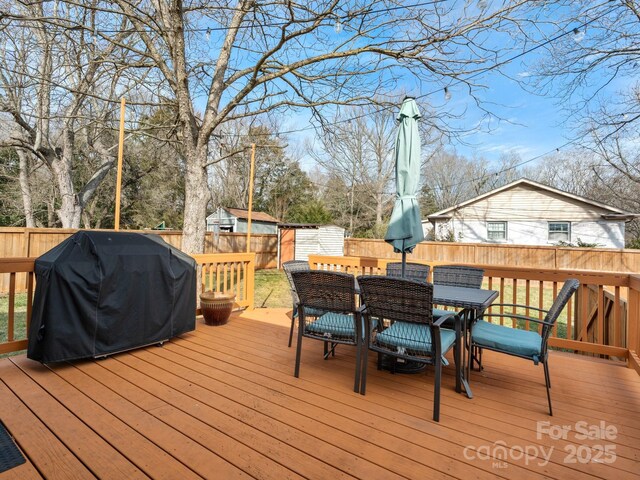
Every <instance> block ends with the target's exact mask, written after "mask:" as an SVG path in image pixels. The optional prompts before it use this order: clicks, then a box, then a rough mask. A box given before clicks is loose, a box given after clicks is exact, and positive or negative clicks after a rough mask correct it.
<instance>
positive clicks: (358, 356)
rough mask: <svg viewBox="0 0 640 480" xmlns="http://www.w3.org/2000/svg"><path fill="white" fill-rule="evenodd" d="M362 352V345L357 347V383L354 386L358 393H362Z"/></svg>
mask: <svg viewBox="0 0 640 480" xmlns="http://www.w3.org/2000/svg"><path fill="white" fill-rule="evenodd" d="M361 351H362V345H356V379H355V383H354V384H353V391H354V392H356V393H358V392H359V391H360V369H361V366H362V365H361V364H360V362H361V358H360V356H361Z"/></svg>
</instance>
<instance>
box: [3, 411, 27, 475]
mask: <svg viewBox="0 0 640 480" xmlns="http://www.w3.org/2000/svg"><path fill="white" fill-rule="evenodd" d="M25 462H26V460H25V458H24V457H23V456H22V453H21V452H20V450H19V449H18V447H17V446H16V444H15V443H14V441H13V438H11V435H9V432H8V431H7V429H6V428H5V426H4V424H3V423H2V422H0V473H2V472H5V471H7V470H9V469H11V468H13V467H17V466H18V465H22V464H23V463H25Z"/></svg>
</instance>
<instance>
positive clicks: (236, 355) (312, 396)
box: [0, 310, 640, 480]
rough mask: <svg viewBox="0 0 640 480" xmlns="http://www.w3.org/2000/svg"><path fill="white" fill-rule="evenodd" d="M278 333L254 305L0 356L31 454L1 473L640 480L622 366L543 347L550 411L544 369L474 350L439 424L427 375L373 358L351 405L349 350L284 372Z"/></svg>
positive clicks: (313, 351)
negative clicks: (74, 352) (44, 356)
mask: <svg viewBox="0 0 640 480" xmlns="http://www.w3.org/2000/svg"><path fill="white" fill-rule="evenodd" d="M287 336H288V319H287V318H286V317H285V315H284V310H256V311H255V312H253V313H252V314H250V315H249V314H245V315H243V316H242V317H240V316H236V317H234V318H232V320H231V322H230V323H229V324H228V325H226V326H223V327H207V326H205V325H203V324H199V325H198V329H197V331H196V332H194V333H191V334H187V335H184V337H183V338H181V339H176V340H173V341H171V342H169V343H168V344H165V345H164V346H163V347H150V348H145V349H140V350H135V351H132V352H129V353H124V354H120V355H116V356H114V357H111V358H108V359H106V360H100V361H86V362H76V363H73V364H66V365H55V366H49V367H45V366H42V365H40V364H38V363H35V362H32V361H30V360H27V359H26V358H25V357H24V356H17V357H13V358H10V359H3V360H0V380H1V381H0V418H1V419H2V421H3V422H4V424H5V425H6V427H7V428H8V430H9V431H10V432H11V434H12V435H13V436H14V437H15V439H16V441H17V443H18V445H19V447H20V448H21V449H22V451H23V452H24V453H25V456H26V457H27V459H28V460H27V463H26V464H25V465H22V466H20V467H16V468H14V469H11V470H9V471H7V472H5V473H3V474H0V480H5V479H10V478H11V479H13V478H15V479H28V478H41V477H45V478H63V479H69V478H78V479H80V478H92V477H99V478H117V479H123V478H126V479H135V478H147V477H151V478H166V479H190V478H201V477H203V478H211V479H234V478H251V477H254V478H267V479H274V480H282V479H289V478H309V479H340V478H354V477H355V478H361V479H363V480H370V479H394V478H412V479H438V478H441V479H443V478H459V479H464V480H467V479H493V478H500V477H502V478H518V479H527V478H530V479H541V478H557V479H562V480H568V479H575V480H578V479H580V480H583V479H590V478H603V479H612V480H624V479H637V478H638V474H639V473H640V413H639V412H640V378H639V377H638V375H637V374H636V373H635V372H634V371H633V370H631V369H628V368H625V367H622V366H619V365H615V364H612V363H610V362H605V361H600V360H590V359H586V358H584V357H579V356H577V355H571V354H563V353H553V354H552V359H551V363H550V365H551V380H552V386H553V388H552V398H553V402H554V413H555V416H553V417H549V416H548V415H547V414H546V408H547V403H546V396H545V389H544V382H543V372H542V368H541V367H534V366H533V365H532V364H529V363H528V362H526V361H524V360H519V359H515V358H509V357H506V356H499V355H496V354H493V355H492V354H491V353H486V354H485V358H484V361H485V370H484V371H483V372H482V373H478V372H474V373H473V374H472V388H473V392H474V394H475V398H473V399H472V400H469V399H467V398H465V397H464V396H463V395H460V394H456V393H455V392H454V388H453V387H454V377H453V375H452V373H451V370H452V367H445V371H446V375H445V378H444V381H443V390H442V411H441V421H440V423H435V422H433V421H432V420H431V414H432V399H433V389H432V387H433V372H432V371H427V373H426V374H424V373H423V374H418V375H401V374H396V375H391V374H390V373H388V372H379V371H377V370H376V369H375V366H374V358H373V356H372V357H370V358H371V367H370V369H369V382H368V385H367V395H366V396H364V397H363V396H361V395H358V394H355V393H353V391H352V383H353V368H354V363H353V362H354V355H353V351H352V350H351V349H350V348H348V347H342V348H339V349H338V351H337V355H336V356H335V357H334V358H330V359H329V360H328V361H324V360H322V355H321V352H322V345H321V344H320V342H315V341H311V340H306V339H305V340H306V341H303V345H304V353H303V357H302V365H301V371H300V378H299V379H296V378H294V377H293V364H294V358H295V349H294V348H291V349H289V348H287V346H286V344H287ZM537 422H548V423H546V424H544V427H543V424H538V423H537ZM560 426H567V427H568V428H570V431H567V433H566V438H557V437H561V436H562V435H560V434H559V433H560V428H559V427H560ZM595 426H598V427H604V428H605V429H608V430H607V435H606V438H602V437H603V436H605V435H604V433H603V432H595V431H593V432H592V433H593V434H594V436H600V437H601V438H595V439H586V440H585V439H582V438H580V431H576V430H577V429H578V430H579V429H586V428H587V427H591V428H595ZM549 427H551V434H549V432H548V428H549ZM540 429H542V430H540ZM539 430H540V431H539ZM598 433H602V434H601V435H598ZM603 450H606V454H603V453H602V452H603ZM522 451H525V452H526V453H525V454H522V453H521V452H522ZM487 454H488V455H491V454H495V455H496V456H497V457H498V458H497V459H496V458H487ZM612 454H613V455H614V456H612ZM546 456H548V458H549V460H548V462H546V461H545V459H544V457H546ZM587 460H590V461H587ZM597 460H600V462H598V461H597ZM603 461H604V462H603ZM607 462H608V463H607Z"/></svg>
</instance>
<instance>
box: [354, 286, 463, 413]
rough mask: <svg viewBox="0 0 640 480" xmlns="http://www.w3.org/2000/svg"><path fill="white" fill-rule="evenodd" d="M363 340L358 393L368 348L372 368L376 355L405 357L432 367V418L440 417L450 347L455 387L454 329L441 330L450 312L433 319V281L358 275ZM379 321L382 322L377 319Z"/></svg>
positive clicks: (457, 359)
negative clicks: (444, 360) (444, 363)
mask: <svg viewBox="0 0 640 480" xmlns="http://www.w3.org/2000/svg"><path fill="white" fill-rule="evenodd" d="M358 284H359V285H360V295H361V302H362V303H363V307H362V308H361V311H362V312H363V323H364V326H365V340H364V347H365V348H364V351H363V363H362V380H361V384H360V393H361V394H363V395H364V393H365V390H366V385H367V358H368V351H369V350H372V351H374V352H378V369H381V368H382V355H389V356H391V357H395V358H397V359H403V360H405V361H413V362H419V363H424V364H428V365H434V367H435V382H434V383H435V385H434V399H433V419H434V420H435V421H436V422H438V421H440V383H441V377H442V356H443V355H444V354H446V353H447V352H448V351H449V350H450V349H451V348H452V347H453V348H454V354H455V355H454V357H455V364H456V390H457V391H459V390H460V369H459V366H460V335H461V334H460V327H459V322H456V329H455V330H449V329H446V328H441V326H442V324H443V323H444V322H445V321H446V320H447V319H448V318H449V316H451V317H454V316H455V314H454V313H451V314H450V315H447V316H442V317H440V319H438V320H437V321H434V320H433V315H432V308H433V285H432V284H430V283H426V282H418V281H413V280H407V279H403V278H397V277H389V276H386V277H384V276H360V277H358ZM378 320H382V321H378Z"/></svg>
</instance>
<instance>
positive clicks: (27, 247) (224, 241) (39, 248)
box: [0, 227, 278, 294]
mask: <svg viewBox="0 0 640 480" xmlns="http://www.w3.org/2000/svg"><path fill="white" fill-rule="evenodd" d="M77 231H78V230H75V229H58V228H9V227H0V258H25V257H28V258H31V257H39V256H40V255H42V254H43V253H45V252H47V251H49V250H50V249H52V248H53V247H55V246H56V245H58V244H60V243H61V242H63V241H64V240H66V239H67V238H69V237H70V236H71V235H73V234H74V233H76V232H77ZM110 231H111V230H110ZM123 231H125V232H135V233H155V234H157V235H160V236H161V237H162V238H163V239H164V240H165V241H166V242H167V243H169V244H170V245H173V246H174V247H176V248H180V247H181V245H182V232H181V231H173V230H123ZM246 251H247V236H246V235H245V234H244V233H221V234H220V235H214V234H213V233H212V232H207V235H206V237H205V248H204V253H205V254H210V253H241V252H246ZM251 253H255V268H257V269H263V268H276V266H277V259H278V236H277V235H275V234H252V235H251ZM26 278H27V277H26V275H25V274H18V275H17V276H16V279H15V280H16V286H17V289H18V291H19V292H24V291H25V289H26ZM8 291H9V284H8V278H5V277H4V276H1V275H0V294H2V293H7V292H8Z"/></svg>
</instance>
